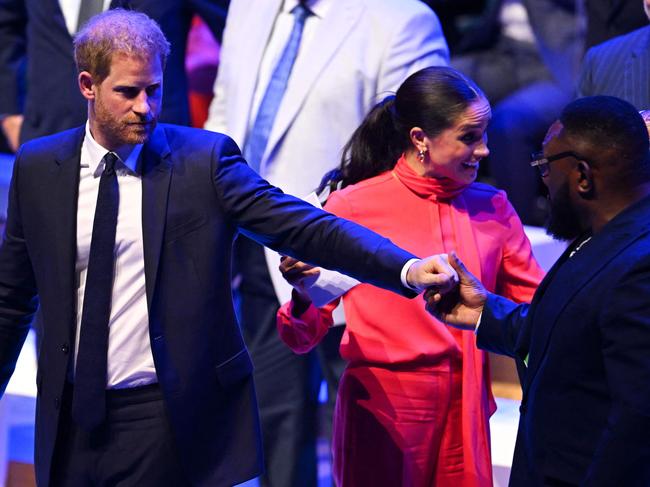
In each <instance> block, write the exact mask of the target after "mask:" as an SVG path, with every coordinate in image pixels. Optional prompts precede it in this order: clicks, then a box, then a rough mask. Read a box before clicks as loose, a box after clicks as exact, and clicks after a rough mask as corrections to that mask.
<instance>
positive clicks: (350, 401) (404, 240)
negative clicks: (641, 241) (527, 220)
mask: <svg viewBox="0 0 650 487" xmlns="http://www.w3.org/2000/svg"><path fill="white" fill-rule="evenodd" d="M325 208H326V209H327V210H328V211H330V212H332V213H334V214H336V215H338V216H341V217H344V218H347V219H349V220H353V221H355V222H357V223H360V224H362V225H364V226H366V227H368V228H370V229H372V230H374V231H376V232H378V233H380V234H382V235H384V236H386V237H388V238H390V239H391V240H392V241H393V242H394V243H396V244H397V245H399V246H401V247H403V248H405V249H407V250H409V251H411V252H412V253H414V254H416V255H420V256H428V255H431V254H439V253H448V252H449V251H451V250H455V251H456V252H457V253H458V255H459V257H460V258H461V260H463V262H464V263H465V265H466V266H467V267H468V268H469V270H470V271H471V272H472V273H473V274H474V275H476V276H477V277H479V278H480V279H481V281H482V282H483V284H484V285H485V286H486V287H487V288H488V289H489V290H490V291H494V292H497V293H499V294H501V295H504V296H507V297H509V298H510V299H513V300H516V301H529V300H530V299H531V298H532V296H533V293H534V291H535V288H536V287H537V285H538V284H539V282H540V280H541V279H542V277H543V271H542V270H541V268H540V267H539V265H538V264H537V262H536V261H535V259H534V257H533V255H532V251H531V246H530V242H529V241H528V239H527V238H526V236H525V234H524V230H523V227H522V225H521V222H520V220H519V218H518V217H517V215H516V213H515V211H514V210H513V208H512V206H511V205H510V203H509V202H508V200H507V199H506V196H505V193H503V192H502V191H498V190H496V189H494V188H492V187H490V186H487V185H483V184H478V183H474V184H471V185H469V186H459V185H457V184H452V183H451V182H449V181H448V180H437V179H432V178H425V177H421V176H418V175H417V174H416V173H415V172H414V171H413V170H412V169H411V168H410V166H409V165H408V164H407V163H406V161H405V159H404V158H403V157H402V158H401V159H400V160H399V161H398V163H397V165H396V166H395V168H394V169H393V170H392V171H388V172H385V173H383V174H381V175H379V176H376V177H373V178H370V179H368V180H365V181H363V182H361V183H359V184H356V185H353V186H349V187H347V188H345V189H343V190H341V191H336V192H334V193H333V194H332V195H331V196H330V198H329V200H328V202H327V205H326V207H325ZM336 304H337V302H333V303H330V304H329V305H327V306H325V307H323V308H315V307H314V306H313V305H312V306H311V307H310V308H309V309H308V310H307V311H306V312H304V313H303V314H302V315H301V316H300V317H299V318H296V317H293V316H292V306H293V303H292V302H289V303H286V304H285V305H284V306H283V307H282V308H281V309H280V311H279V312H278V330H279V332H280V335H281V337H282V339H283V340H284V341H285V342H286V343H287V344H288V345H289V346H290V347H291V348H292V349H293V350H294V351H296V352H298V353H304V352H307V351H308V350H310V349H311V348H313V347H314V346H315V345H316V344H317V343H318V342H319V341H320V340H321V338H322V337H323V336H324V335H325V334H326V333H327V330H328V329H329V327H330V326H331V324H332V310H333V309H334V308H335V307H336ZM343 304H344V308H345V315H346V321H347V324H346V330H345V332H344V335H343V338H342V340H341V346H340V352H341V355H342V357H343V358H345V359H346V360H347V361H348V366H347V368H346V370H345V372H344V373H343V376H342V378H341V382H340V385H339V390H338V396H337V404H336V409H335V417H334V433H333V445H332V448H333V458H334V460H333V462H334V464H333V475H334V479H335V481H336V483H337V485H338V486H339V487H359V486H364V485H368V486H370V485H372V486H373V487H383V486H385V487H399V486H403V487H434V486H435V487H489V486H491V485H492V467H491V458H490V432H489V417H490V415H491V414H492V413H493V412H494V410H495V403H494V399H493V397H492V393H491V390H490V379H489V370H488V361H487V358H488V357H487V355H486V354H485V353H484V352H482V351H480V350H478V349H477V348H476V340H475V335H474V333H472V332H467V331H459V330H455V329H452V328H449V327H447V326H445V325H444V324H442V323H440V322H439V321H437V320H436V319H435V318H433V317H432V316H431V315H429V314H428V313H427V311H426V310H425V309H424V301H423V300H422V298H421V297H418V298H415V299H407V298H404V297H402V296H399V295H397V294H394V293H392V292H389V291H385V290H383V289H379V288H377V287H374V286H371V285H369V284H360V285H357V286H356V287H354V288H352V289H350V290H349V291H348V292H347V293H346V294H345V295H344V296H343Z"/></svg>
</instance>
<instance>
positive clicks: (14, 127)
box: [0, 0, 228, 151]
mask: <svg viewBox="0 0 650 487" xmlns="http://www.w3.org/2000/svg"><path fill="white" fill-rule="evenodd" d="M227 7H228V0H159V1H156V2H151V1H148V0H0V93H1V94H2V95H1V96H0V117H1V118H2V121H1V123H0V125H1V127H2V132H3V133H4V135H5V137H6V139H7V143H8V146H9V148H10V149H11V150H12V151H15V150H16V149H17V148H18V145H19V144H20V143H23V142H25V141H28V140H31V139H33V138H35V137H40V136H42V135H49V134H52V133H55V132H59V131H62V130H66V129H69V128H72V127H76V126H79V125H82V124H83V123H84V121H85V120H86V117H87V113H86V111H87V110H86V104H85V102H84V100H83V98H82V97H81V95H80V94H79V90H78V89H77V81H76V71H75V66H74V59H73V57H72V36H73V35H74V34H75V33H76V32H77V30H79V27H81V26H82V25H83V24H84V23H85V22H86V21H87V20H88V19H89V18H90V17H92V16H93V15H95V14H97V13H99V12H102V11H104V10H107V9H109V8H124V9H128V10H138V11H141V12H143V13H145V14H147V15H148V16H149V17H151V18H152V19H154V20H155V21H156V22H158V24H160V27H161V29H162V31H163V32H164V34H165V36H166V37H167V39H169V42H170V43H171V45H172V50H171V54H170V56H169V62H168V64H167V67H166V69H165V73H164V84H165V98H164V100H165V101H164V102H163V110H162V114H161V121H163V122H169V123H176V124H181V125H188V124H189V123H190V115H189V107H188V101H187V92H188V83H187V78H186V75H185V48H186V42H187V35H188V31H189V29H190V24H191V20H192V17H193V15H194V14H198V15H199V16H201V17H202V18H203V19H204V21H205V22H206V24H207V25H208V26H209V27H210V29H211V31H212V33H213V34H214V35H215V37H216V38H217V39H220V38H221V33H222V31H223V26H224V23H225V17H226V10H227Z"/></svg>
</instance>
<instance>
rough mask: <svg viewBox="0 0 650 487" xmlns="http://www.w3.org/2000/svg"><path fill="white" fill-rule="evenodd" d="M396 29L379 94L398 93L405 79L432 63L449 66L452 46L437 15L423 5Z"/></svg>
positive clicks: (381, 77) (385, 58)
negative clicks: (446, 38)
mask: <svg viewBox="0 0 650 487" xmlns="http://www.w3.org/2000/svg"><path fill="white" fill-rule="evenodd" d="M393 29H394V35H393V36H392V38H391V41H390V45H389V46H388V49H387V50H386V53H385V55H384V60H383V62H382V66H381V71H380V74H379V79H378V83H377V93H378V94H380V95H381V94H386V93H388V92H395V91H396V90H397V88H399V86H400V85H401V84H402V82H403V81H404V80H405V79H406V78H407V77H408V76H409V75H411V74H413V73H415V72H416V71H418V70H420V69H422V68H426V67H428V66H447V65H448V64H449V48H448V47H447V41H446V40H445V37H444V35H443V33H442V27H441V26H440V21H439V20H438V17H437V16H436V14H435V13H434V12H433V10H431V9H430V8H428V7H426V6H424V5H421V6H419V8H418V9H417V11H414V12H413V14H412V15H410V16H409V17H408V18H407V19H406V21H405V22H404V23H403V24H402V25H401V26H400V27H399V28H396V29H395V27H393Z"/></svg>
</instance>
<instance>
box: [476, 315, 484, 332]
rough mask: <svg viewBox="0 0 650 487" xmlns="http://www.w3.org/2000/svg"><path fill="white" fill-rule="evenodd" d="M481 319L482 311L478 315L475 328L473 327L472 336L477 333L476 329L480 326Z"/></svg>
mask: <svg viewBox="0 0 650 487" xmlns="http://www.w3.org/2000/svg"><path fill="white" fill-rule="evenodd" d="M482 317H483V311H481V314H480V315H478V320H476V327H474V334H476V333H478V327H479V326H481V318H482Z"/></svg>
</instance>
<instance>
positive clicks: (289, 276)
mask: <svg viewBox="0 0 650 487" xmlns="http://www.w3.org/2000/svg"><path fill="white" fill-rule="evenodd" d="M280 273H281V274H282V277H284V279H285V280H286V281H287V282H288V283H289V284H291V286H292V287H293V293H292V299H293V301H294V305H293V314H294V315H295V316H300V315H301V314H302V313H303V312H304V311H305V310H306V309H307V308H308V307H309V305H310V304H311V298H310V297H309V294H308V293H307V288H308V287H309V286H310V285H311V284H313V283H314V281H316V279H318V276H319V274H320V268H318V267H314V266H312V265H309V264H306V263H304V262H301V261H299V260H297V259H294V258H293V257H287V256H283V257H282V259H280Z"/></svg>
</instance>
